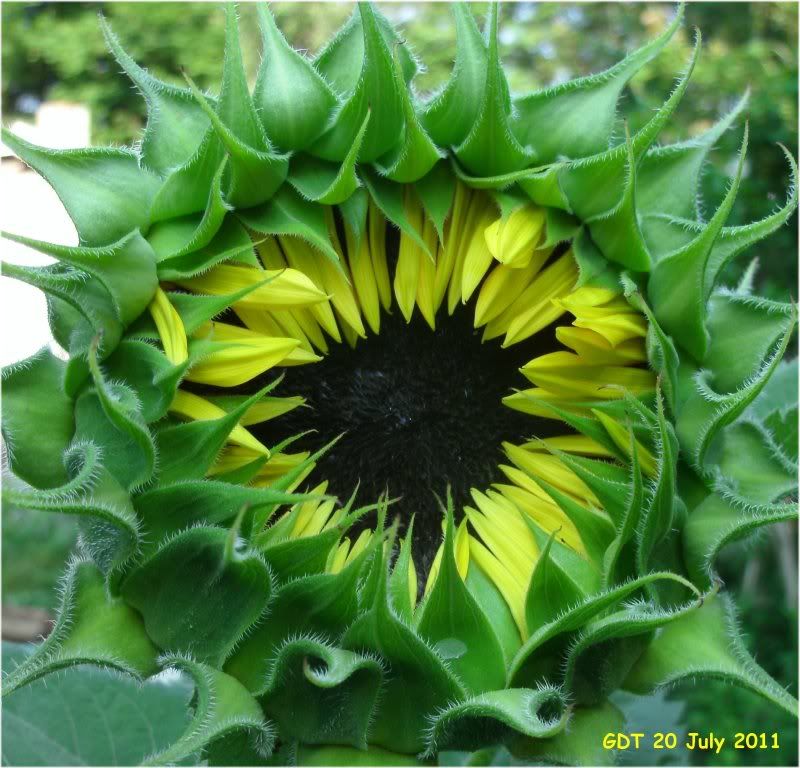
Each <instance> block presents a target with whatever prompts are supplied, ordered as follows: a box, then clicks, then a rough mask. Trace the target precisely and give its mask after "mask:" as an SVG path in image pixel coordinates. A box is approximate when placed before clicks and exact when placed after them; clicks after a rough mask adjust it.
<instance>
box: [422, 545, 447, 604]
mask: <svg viewBox="0 0 800 768" xmlns="http://www.w3.org/2000/svg"><path fill="white" fill-rule="evenodd" d="M443 555H444V544H440V545H439V549H437V550H436V554H435V555H434V556H433V562H432V563H431V567H430V570H429V571H428V578H427V580H426V581H425V589H424V591H423V593H422V594H423V596H424V597H427V596H428V595H429V594H430V591H431V590H432V589H433V585H434V584H435V583H436V577H437V576H438V575H439V569H440V568H441V567H442V556H443Z"/></svg>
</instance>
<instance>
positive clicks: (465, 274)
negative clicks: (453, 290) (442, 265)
mask: <svg viewBox="0 0 800 768" xmlns="http://www.w3.org/2000/svg"><path fill="white" fill-rule="evenodd" d="M494 215H495V214H494V211H493V210H492V209H491V207H488V206H487V207H486V208H484V210H482V211H481V213H480V218H478V219H477V221H476V223H475V231H474V234H473V237H472V238H471V240H470V241H469V244H468V245H467V250H466V253H465V254H464V266H463V268H462V272H461V303H462V304H466V302H467V301H468V300H469V298H470V296H472V294H473V293H474V292H475V289H476V288H477V287H478V284H479V283H480V281H481V280H483V276H484V275H485V274H486V272H487V271H488V269H489V267H490V266H491V265H492V253H491V251H490V250H489V248H488V247H487V246H486V238H485V237H482V233H483V231H484V230H485V229H486V226H487V225H488V224H489V222H491V220H492V218H493V217H494Z"/></svg>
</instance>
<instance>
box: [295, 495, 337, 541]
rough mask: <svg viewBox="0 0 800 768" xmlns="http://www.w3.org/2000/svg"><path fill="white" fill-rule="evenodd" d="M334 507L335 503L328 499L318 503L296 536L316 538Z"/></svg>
mask: <svg viewBox="0 0 800 768" xmlns="http://www.w3.org/2000/svg"><path fill="white" fill-rule="evenodd" d="M335 507H336V501H335V500H334V499H328V500H327V501H323V502H322V503H320V504H319V505H318V506H317V507H316V508H315V509H314V511H313V512H312V513H311V516H310V517H309V519H308V520H307V521H306V524H305V525H304V526H303V528H302V529H301V531H300V533H299V534H298V536H300V537H306V536H316V535H317V534H318V533H320V532H321V531H322V529H323V528H324V527H325V524H326V523H327V522H328V520H329V519H330V517H331V515H332V514H333V512H334V509H335Z"/></svg>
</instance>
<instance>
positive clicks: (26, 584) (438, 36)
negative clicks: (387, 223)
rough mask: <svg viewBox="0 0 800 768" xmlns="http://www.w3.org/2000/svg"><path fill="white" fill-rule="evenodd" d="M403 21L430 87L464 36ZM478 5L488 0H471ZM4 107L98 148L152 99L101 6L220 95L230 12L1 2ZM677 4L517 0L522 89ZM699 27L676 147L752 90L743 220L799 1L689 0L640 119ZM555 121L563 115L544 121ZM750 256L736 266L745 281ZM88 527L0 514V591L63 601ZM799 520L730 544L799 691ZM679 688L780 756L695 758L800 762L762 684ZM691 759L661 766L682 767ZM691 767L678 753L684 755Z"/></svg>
mask: <svg viewBox="0 0 800 768" xmlns="http://www.w3.org/2000/svg"><path fill="white" fill-rule="evenodd" d="M379 6H380V7H381V9H382V10H383V12H384V13H385V14H386V15H387V16H388V17H389V18H391V19H392V20H393V21H394V22H395V23H396V24H398V25H399V26H400V27H401V29H402V31H403V34H404V36H405V38H406V39H407V40H408V41H409V42H410V43H411V45H412V46H413V48H414V50H415V51H416V53H417V55H418V56H419V57H420V59H421V60H422V62H424V64H425V66H426V68H427V69H426V71H425V72H423V73H421V74H420V75H418V76H417V78H416V80H415V86H416V88H417V91H418V92H419V93H420V95H425V94H427V93H430V92H432V91H434V90H435V89H436V88H437V86H439V85H441V84H442V83H443V82H444V81H445V80H446V78H447V76H448V74H449V72H450V68H451V66H452V56H453V52H454V42H455V41H454V32H453V26H452V23H451V18H450V11H449V8H448V6H447V5H446V4H443V3H417V4H415V3H392V4H380V3H379ZM472 7H473V10H474V11H475V13H476V15H479V16H482V14H483V13H484V11H485V4H483V3H475V4H473V6H472ZM272 8H273V11H274V13H275V15H276V17H277V19H278V23H279V25H280V26H281V28H282V29H283V30H284V33H285V34H286V36H287V38H288V39H289V40H290V41H291V42H292V43H293V44H294V45H295V46H296V47H299V48H303V49H307V50H308V51H309V52H310V53H312V54H313V53H314V52H316V51H317V50H319V48H320V47H321V46H322V44H323V43H324V41H325V40H326V39H327V37H328V36H329V35H330V34H331V33H332V32H333V31H334V30H335V29H336V28H338V26H339V25H340V24H341V23H343V22H344V20H345V19H346V18H347V16H348V15H349V14H350V13H351V12H352V10H353V5H352V4H351V3H273V4H272ZM1 12H2V43H3V45H2V107H3V112H4V119H5V120H6V121H9V120H10V119H12V118H14V117H23V118H25V117H29V116H31V115H32V113H33V112H35V110H36V107H37V106H38V104H39V103H41V102H42V101H45V100H54V99H57V100H65V101H71V102H82V103H84V104H86V105H87V106H88V107H89V108H90V109H91V114H92V121H93V141H94V143H112V144H122V143H128V142H131V141H134V140H135V139H136V137H137V135H138V133H139V131H140V129H141V127H142V124H143V119H144V106H143V104H142V102H141V100H140V98H139V96H138V94H137V93H136V92H135V91H134V90H133V88H132V87H131V85H130V83H129V81H128V80H127V78H126V77H125V76H124V75H123V74H121V73H120V71H119V67H118V66H117V65H116V64H115V62H114V61H113V60H112V59H111V57H110V56H109V55H108V54H107V53H106V51H105V47H104V44H103V39H102V35H101V34H100V30H99V28H98V25H97V19H96V15H97V13H98V12H102V13H104V14H105V15H106V16H107V17H108V18H109V20H110V21H111V24H112V26H113V27H114V29H115V30H116V32H117V34H118V35H119V36H120V38H121V39H122V41H123V44H124V45H125V46H126V48H127V49H128V50H129V51H130V52H131V53H132V54H133V56H134V57H135V58H136V59H138V60H139V61H141V62H145V63H146V64H147V66H148V67H149V68H150V69H151V70H152V71H153V72H154V73H155V74H156V75H157V76H159V77H161V78H163V79H166V80H172V81H175V82H180V74H179V73H180V70H181V68H183V69H185V70H186V71H187V72H188V73H190V74H191V75H192V77H193V78H194V79H195V80H196V81H197V82H198V83H199V84H200V85H201V87H205V88H209V89H211V90H215V89H216V86H217V83H218V81H219V76H220V70H221V66H222V55H221V51H222V46H223V35H224V31H223V18H222V15H221V14H220V13H219V11H218V9H217V8H216V7H215V4H206V3H147V4H138V3H129V2H114V3H82V2H73V3H30V2H27V3H22V2H4V3H3V4H2V10H1ZM672 13H674V6H673V5H671V4H665V3H630V4H628V3H625V4H616V3H597V4H574V3H527V2H520V3H507V4H505V5H504V6H503V7H502V27H501V42H502V53H503V59H504V62H505V64H506V67H507V72H508V77H509V81H510V85H511V88H512V90H514V91H517V92H524V91H526V90H530V89H534V88H540V87H543V86H547V85H551V84H554V83H558V82H561V81H563V80H566V79H569V78H572V77H576V76H580V75H584V74H588V73H590V72H596V71H599V70H602V69H604V68H606V67H608V66H611V65H612V64H613V63H615V62H616V61H618V60H619V59H620V58H622V57H623V56H624V55H625V53H627V52H628V51H630V50H632V49H633V48H636V47H638V46H639V45H641V44H642V43H643V42H645V41H646V40H647V39H649V38H651V37H652V36H654V35H655V34H657V32H658V31H660V30H661V29H662V28H663V26H664V24H665V23H666V21H667V19H668V18H669V17H670V16H671V14H672ZM241 17H242V25H241V26H242V38H243V44H244V48H245V52H246V55H247V59H246V65H247V67H248V69H249V72H250V74H251V76H252V75H254V73H255V69H256V67H257V65H258V56H259V54H258V48H259V43H258V39H259V35H258V29H257V25H256V22H255V13H254V9H253V7H252V6H249V5H246V4H245V5H243V6H242V8H241ZM695 28H699V29H700V30H701V31H702V34H703V50H702V54H701V58H700V63H699V66H698V67H697V68H696V70H695V73H694V75H693V77H692V81H691V85H690V88H689V91H688V94H687V96H686V97H685V98H684V101H683V103H682V104H681V105H680V107H679V109H678V111H677V113H676V115H675V116H674V117H673V120H672V122H671V123H670V126H669V128H668V129H667V130H666V131H665V132H664V133H663V134H662V136H661V140H662V141H664V142H668V141H675V140H679V139H683V138H686V137H689V136H692V135H695V134H697V133H699V132H700V131H702V130H704V129H705V128H707V127H708V126H709V125H710V124H711V123H712V122H713V121H714V119H715V118H716V117H717V116H718V115H720V114H721V113H723V112H724V111H725V110H726V109H728V108H730V107H731V106H732V105H733V104H734V103H735V101H736V100H737V99H738V98H739V97H740V96H741V95H742V93H743V92H744V91H745V90H746V89H747V88H748V87H749V88H750V91H751V98H750V106H749V110H748V119H749V121H750V137H751V138H750V149H749V153H748V164H747V170H746V174H747V178H746V181H745V183H744V185H743V187H742V190H741V191H740V194H739V198H738V201H737V206H736V209H735V211H734V216H733V218H734V223H743V222H748V221H753V220H755V219H758V218H761V217H763V216H765V215H766V214H768V213H769V212H770V211H771V210H772V209H773V208H774V207H775V206H776V205H777V204H778V203H779V202H780V201H781V200H782V199H783V198H784V196H785V195H786V193H787V190H788V188H789V185H790V182H791V180H790V176H789V173H788V168H787V167H786V163H785V160H784V158H783V155H782V153H781V151H780V149H779V148H778V147H777V146H776V143H777V142H781V143H783V144H785V145H786V146H787V147H788V148H789V149H790V151H792V152H793V154H794V155H795V156H797V121H798V59H797V42H798V41H797V35H798V5H797V4H796V3H788V2H787V3H769V2H767V3H700V2H698V3H690V4H689V5H688V7H687V9H686V24H685V26H684V28H683V29H682V30H681V31H680V32H679V34H678V35H677V38H676V40H674V41H673V43H672V44H671V45H670V46H669V48H668V49H667V51H665V52H664V53H663V54H662V55H661V56H660V57H659V58H658V59H657V60H656V61H654V62H652V63H651V64H650V65H649V66H648V67H647V68H646V69H645V71H644V72H642V73H640V74H639V75H638V76H637V77H636V79H635V80H634V81H633V82H632V83H631V85H630V87H629V88H627V89H626V92H625V95H624V98H623V101H622V103H621V110H620V131H619V132H618V135H622V126H623V122H622V120H623V119H627V120H628V121H629V123H630V125H631V128H633V129H635V128H636V127H637V126H639V125H641V124H642V123H643V122H644V121H645V120H646V119H648V117H649V116H650V114H651V113H652V110H653V109H655V108H656V107H657V106H659V105H660V104H661V103H662V102H663V100H664V99H665V98H666V96H667V95H668V94H669V92H670V89H671V87H672V84H673V82H674V78H675V76H676V75H677V74H678V73H679V72H681V71H682V69H683V67H684V65H685V63H686V61H687V60H688V57H689V52H690V48H691V45H692V41H693V37H694V29H695ZM742 127H743V126H742V125H739V126H737V127H736V128H735V129H734V130H732V131H731V132H730V133H729V134H728V135H726V136H725V137H724V139H723V142H722V146H721V147H720V149H719V150H718V151H717V152H715V153H714V154H713V156H712V159H711V163H710V164H709V167H708V169H707V172H706V174H705V177H704V183H703V199H704V210H706V211H710V210H713V208H714V206H715V205H716V204H717V202H718V201H719V199H720V198H721V196H722V195H723V194H724V191H725V189H726V186H727V183H728V181H729V178H730V175H731V173H732V172H733V170H734V167H733V164H732V159H733V158H734V156H735V153H736V150H737V148H738V145H739V142H740V140H741V134H742ZM543 129H544V130H558V126H544V127H543ZM796 221H797V220H796V217H795V218H794V219H792V220H791V222H790V226H788V227H784V228H783V229H781V230H780V231H779V232H778V233H776V234H775V235H773V236H772V237H771V238H770V239H768V240H767V241H766V242H764V243H762V244H760V245H759V246H758V248H757V249H756V251H755V252H752V253H750V254H749V255H750V256H758V258H759V261H760V271H759V289H760V291H761V292H762V293H766V294H767V295H769V296H771V297H774V298H780V299H786V298H787V297H792V298H794V299H796V298H797V295H796V286H797V224H796ZM746 262H747V258H744V259H742V260H740V262H739V263H737V264H734V265H733V266H732V268H731V270H730V272H729V273H728V275H727V278H728V279H729V280H730V281H731V282H732V281H735V280H736V278H737V276H738V274H739V273H741V271H742V269H743V268H744V266H745V265H746ZM74 537H75V531H74V529H73V527H72V525H71V523H70V522H69V521H61V520H58V521H57V522H56V523H55V524H54V523H53V522H52V521H51V520H49V519H45V518H44V517H42V516H39V515H36V514H35V513H25V514H24V515H22V514H18V513H13V514H6V515H4V518H3V548H4V552H5V555H6V556H5V557H4V558H3V573H2V576H3V579H2V586H3V598H4V599H5V600H8V601H10V602H14V603H18V604H24V605H37V606H41V607H46V608H53V607H54V604H55V595H54V592H53V590H52V586H53V585H54V584H55V582H56V579H57V575H58V573H59V572H60V570H61V568H62V565H63V563H64V560H65V558H66V557H67V553H68V551H69V549H70V547H71V546H72V543H73V541H74ZM796 538H797V530H796V527H795V526H790V525H785V526H781V527H779V528H777V529H776V532H775V533H773V534H770V535H768V536H764V537H763V538H762V539H760V541H759V542H758V543H757V544H756V545H754V546H750V547H747V548H744V549H738V550H734V551H731V552H727V553H726V555H725V557H724V560H723V563H722V571H723V576H724V577H725V578H726V582H727V587H728V588H729V589H731V590H733V591H735V592H737V593H738V594H739V599H740V605H741V607H742V626H743V630H744V632H745V635H746V638H747V641H748V645H749V647H750V648H751V650H753V651H754V652H755V654H756V658H757V659H758V660H759V661H760V662H761V663H762V664H763V665H764V666H765V667H766V668H767V669H768V670H769V671H770V672H771V673H772V674H773V675H774V676H775V677H776V678H777V679H779V680H782V681H787V682H789V683H790V687H791V689H792V690H793V692H794V693H795V694H796V692H797V590H796V580H797V575H796V574H797V571H796V568H797V565H796V557H794V559H793V553H794V555H795V556H796V547H795V542H796ZM672 698H675V699H680V700H682V701H685V702H686V706H685V710H684V721H683V727H684V728H685V729H687V730H699V731H701V732H705V731H707V730H709V729H713V730H714V731H715V732H717V733H722V734H730V735H732V734H733V733H734V732H736V731H739V730H743V731H748V730H753V731H757V732H761V731H765V732H768V733H772V732H773V731H778V732H779V733H780V734H781V749H780V750H779V751H775V752H773V751H766V752H761V751H755V752H747V751H745V752H735V751H733V750H730V749H725V750H723V752H722V753H721V754H720V755H718V756H715V755H709V754H703V753H697V752H695V753H688V755H687V753H682V754H681V755H680V759H681V761H682V760H683V759H686V760H691V761H692V762H693V763H694V764H696V765H790V764H795V761H796V757H797V747H798V741H797V725H796V723H795V722H794V721H792V720H791V719H790V718H788V717H786V716H783V715H781V714H780V713H778V712H777V710H774V709H772V708H770V707H769V705H767V704H765V703H762V702H761V701H760V700H758V699H757V698H755V697H754V696H752V695H750V694H748V693H746V692H741V691H738V690H732V689H729V688H724V687H720V686H719V685H715V684H713V683H707V682H703V683H700V684H698V685H696V686H692V685H688V686H684V687H683V688H682V689H681V690H679V691H676V692H675V693H673V694H672ZM677 757H678V756H676V755H673V756H670V755H669V754H664V755H661V756H660V761H661V762H663V763H665V764H676V763H675V759H677ZM678 764H680V763H678Z"/></svg>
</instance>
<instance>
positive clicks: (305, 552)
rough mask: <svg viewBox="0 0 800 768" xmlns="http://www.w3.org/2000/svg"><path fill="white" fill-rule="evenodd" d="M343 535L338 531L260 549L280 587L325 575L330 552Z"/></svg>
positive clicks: (276, 543)
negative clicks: (313, 575)
mask: <svg viewBox="0 0 800 768" xmlns="http://www.w3.org/2000/svg"><path fill="white" fill-rule="evenodd" d="M341 535H342V532H341V530H340V529H339V528H338V527H335V528H330V529H328V530H327V531H323V532H322V533H318V534H317V535H316V536H303V537H301V538H297V539H292V538H285V539H282V540H279V541H275V542H271V543H269V544H266V545H264V546H261V547H259V551H260V552H262V553H263V555H264V558H265V559H266V561H267V562H268V563H269V565H270V567H271V568H272V570H273V571H274V572H275V576H276V578H277V579H278V582H279V583H286V582H288V581H291V580H292V579H298V578H302V577H303V576H310V575H312V574H315V573H322V572H323V571H324V570H325V566H326V564H327V562H328V555H329V554H330V551H331V549H332V548H333V547H334V546H336V544H337V542H338V541H339V538H340V537H341Z"/></svg>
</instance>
